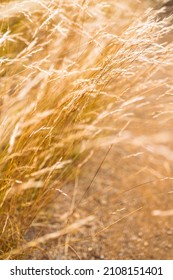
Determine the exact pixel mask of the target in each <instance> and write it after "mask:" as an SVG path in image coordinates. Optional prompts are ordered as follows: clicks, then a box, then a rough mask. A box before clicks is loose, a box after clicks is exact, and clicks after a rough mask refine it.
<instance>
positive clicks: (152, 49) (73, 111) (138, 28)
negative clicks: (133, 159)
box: [0, 0, 173, 259]
mask: <svg viewBox="0 0 173 280" xmlns="http://www.w3.org/2000/svg"><path fill="white" fill-rule="evenodd" d="M143 2H145V3H143ZM149 6H151V2H150V1H141V2H140V1H131V0H122V1H115V0H108V1H103V0H99V1H96V0H51V1H48V0H30V1H29V0H28V1H27V0H20V1H19V0H16V1H15V0H14V1H8V0H7V1H1V4H0V64H1V66H0V89H1V90H0V236H1V237H0V254H1V258H2V259H3V258H12V259H13V258H14V257H15V258H17V256H16V255H15V256H14V255H13V254H12V253H11V252H13V250H14V249H16V248H20V246H21V245H22V244H24V243H25V242H26V241H25V240H24V234H25V233H26V232H27V230H28V229H29V227H30V225H31V224H32V222H33V220H34V219H35V217H36V216H37V215H38V213H39V211H40V209H42V208H43V207H45V206H46V204H47V203H48V202H49V201H50V200H51V199H52V198H53V196H54V193H55V192H57V190H58V189H61V188H62V186H63V184H64V182H66V181H67V180H69V179H70V178H71V177H72V174H73V170H74V169H76V168H78V169H79V168H80V165H81V162H82V160H84V159H85V157H86V156H87V155H88V153H89V152H90V151H91V150H94V148H95V147H98V146H100V145H110V144H112V143H115V145H116V144H119V143H121V145H129V144H130V145H132V146H136V147H140V149H143V150H145V151H147V152H148V153H149V151H150V152H151V154H152V153H153V154H154V155H158V156H160V157H162V158H163V162H164V161H166V162H168V163H170V162H172V161H173V152H172V150H171V146H170V145H169V144H170V143H171V139H172V138H171V137H172V135H171V125H172V74H171V70H170V69H172V66H173V65H172V64H173V57H172V52H173V46H172V43H171V42H169V43H168V42H166V37H167V34H168V33H170V32H171V31H172V27H171V25H170V24H169V23H170V21H171V18H169V17H168V18H164V19H162V20H160V18H159V13H158V12H157V11H154V10H151V9H150V10H147V7H149ZM144 11H145V12H144ZM143 112H145V118H144V119H143V123H141V115H143ZM160 116H162V119H161V122H160ZM141 126H143V127H144V130H145V133H143V134H142V135H141V134H140V132H139V128H140V127H141ZM149 127H150V128H151V129H150V130H148V128H149ZM148 160H149V159H148ZM23 254H25V252H23Z"/></svg>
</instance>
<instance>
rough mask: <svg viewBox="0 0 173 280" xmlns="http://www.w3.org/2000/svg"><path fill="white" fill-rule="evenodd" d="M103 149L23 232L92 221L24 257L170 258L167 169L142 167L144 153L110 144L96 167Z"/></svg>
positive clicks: (171, 193) (171, 195)
mask: <svg viewBox="0 0 173 280" xmlns="http://www.w3.org/2000/svg"><path fill="white" fill-rule="evenodd" d="M107 150H108V148H102V149H100V150H99V151H96V152H95V154H94V156H93V157H92V158H91V159H90V160H89V161H88V163H87V164H86V165H85V167H84V168H83V171H82V173H81V175H80V176H79V181H77V180H76V182H75V183H70V184H68V185H65V186H64V188H63V192H64V193H65V194H66V195H67V196H66V195H63V194H60V195H58V197H57V198H56V199H55V201H54V206H53V211H52V205H51V207H50V209H48V210H47V212H46V213H47V214H46V216H47V217H46V219H45V216H44V215H45V214H44V213H43V214H42V215H41V216H40V218H39V220H38V221H37V223H36V224H35V226H36V227H34V229H35V230H34V229H31V230H30V232H29V235H28V236H30V237H33V236H32V234H31V233H32V232H34V237H35V238H36V237H37V236H39V235H41V234H43V233H44V234H47V233H50V232H53V231H57V230H60V229H61V228H65V227H66V226H68V225H69V224H71V223H74V222H76V221H79V220H80V219H84V218H87V217H89V216H93V221H92V222H90V223H87V224H86V225H85V226H83V227H81V228H79V229H78V230H77V231H75V232H74V233H69V234H66V235H65V236H62V237H60V238H58V239H55V240H54V241H51V242H48V243H47V244H46V245H44V246H42V248H41V251H40V249H39V248H38V249H36V251H35V253H34V257H33V253H32V254H31V255H30V256H29V258H32V259H33V258H36V259H39V258H45V259H139V260H140V259H173V206H172V205H173V184H172V181H171V179H166V178H165V179H163V180H162V179H161V178H163V177H164V176H165V177H166V176H170V174H169V173H170V172H171V170H170V167H169V166H165V167H164V168H163V166H157V168H156V167H155V166H152V164H150V167H148V166H147V165H144V162H146V158H145V157H146V155H142V154H140V153H139V155H136V154H132V147H131V146H130V145H129V147H127V148H126V150H124V149H121V148H120V147H119V148H118V147H115V146H113V147H112V148H111V150H110V151H109V153H108V155H107V157H106V158H105V160H104V163H103V164H102V166H101V167H100V168H99V166H100V163H101V162H102V160H103V158H104V157H105V154H106V153H107ZM134 153H135V151H134ZM147 160H148V162H149V159H147ZM160 162H161V161H160ZM98 169H99V171H98ZM163 169H164V170H163ZM164 172H165V174H164V176H163V173H164ZM96 173H97V174H96ZM166 173H167V174H166ZM161 174H162V175H161ZM94 176H95V178H94ZM93 178H94V180H93ZM92 180H93V182H92V184H91V186H90V188H89V189H88V187H89V185H90V182H91V181H92ZM70 213H71V214H70ZM48 217H50V220H49V222H50V221H51V222H50V223H49V224H47V223H48V220H47V218H48ZM44 219H45V222H44ZM39 221H40V225H41V226H40V227H39ZM44 223H45V224H44ZM43 225H45V227H44V226H43Z"/></svg>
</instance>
